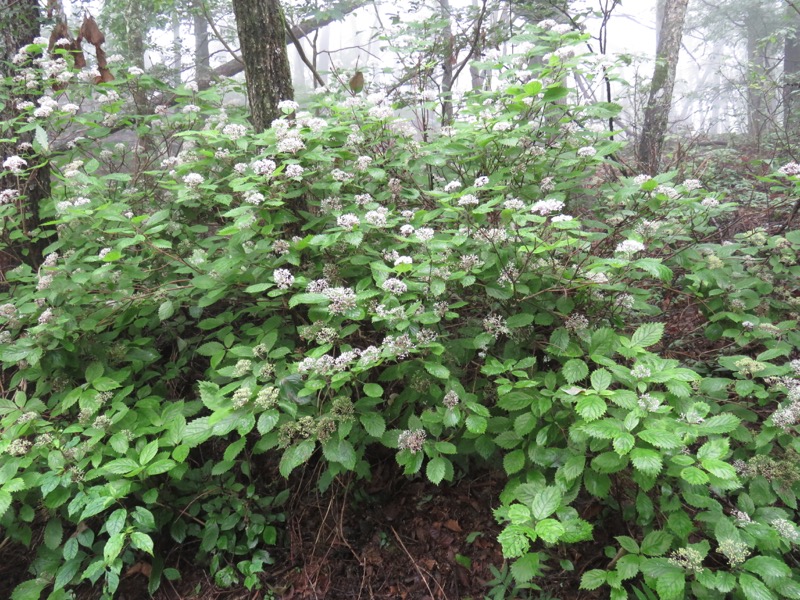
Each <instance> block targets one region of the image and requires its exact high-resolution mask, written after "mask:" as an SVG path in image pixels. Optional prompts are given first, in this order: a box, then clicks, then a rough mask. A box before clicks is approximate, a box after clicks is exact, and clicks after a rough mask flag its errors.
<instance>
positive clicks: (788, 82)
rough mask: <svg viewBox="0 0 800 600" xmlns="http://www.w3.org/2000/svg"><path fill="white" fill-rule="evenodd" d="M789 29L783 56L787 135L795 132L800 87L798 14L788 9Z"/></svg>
mask: <svg viewBox="0 0 800 600" xmlns="http://www.w3.org/2000/svg"><path fill="white" fill-rule="evenodd" d="M788 11H789V15H788V19H789V22H790V27H791V29H790V31H789V33H788V35H787V36H786V41H785V43H784V56H783V128H784V131H785V133H786V135H787V136H789V135H794V134H795V133H797V124H798V122H800V119H798V115H797V114H796V113H797V112H798V107H797V106H796V104H797V95H798V89H800V14H798V13H797V12H796V11H795V10H794V9H792V8H791V7H790V8H789V9H788Z"/></svg>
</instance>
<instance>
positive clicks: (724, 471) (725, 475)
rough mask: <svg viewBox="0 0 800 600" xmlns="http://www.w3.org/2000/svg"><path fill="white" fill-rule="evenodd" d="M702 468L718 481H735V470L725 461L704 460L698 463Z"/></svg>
mask: <svg viewBox="0 0 800 600" xmlns="http://www.w3.org/2000/svg"><path fill="white" fill-rule="evenodd" d="M700 464H702V465H703V468H704V469H705V470H706V471H708V472H709V473H711V474H712V475H714V476H715V477H719V478H720V479H730V480H734V479H736V469H734V468H733V465H729V464H728V463H726V462H725V461H722V460H717V459H716V458H704V459H702V460H701V461H700Z"/></svg>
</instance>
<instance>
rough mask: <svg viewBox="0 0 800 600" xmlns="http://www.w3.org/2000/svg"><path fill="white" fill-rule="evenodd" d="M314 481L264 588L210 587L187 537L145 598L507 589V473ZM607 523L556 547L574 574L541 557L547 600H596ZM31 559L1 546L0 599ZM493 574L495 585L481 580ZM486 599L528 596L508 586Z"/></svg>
mask: <svg viewBox="0 0 800 600" xmlns="http://www.w3.org/2000/svg"><path fill="white" fill-rule="evenodd" d="M275 476H276V477H278V474H277V472H276V473H275ZM313 479H314V477H313V474H311V473H307V474H306V475H305V477H300V478H297V479H295V478H294V477H293V479H292V480H290V485H292V488H293V492H294V493H293V494H292V500H291V501H290V504H289V505H288V506H286V507H285V508H286V516H287V520H286V523H284V524H283V525H282V526H281V530H282V536H281V537H280V538H279V544H278V546H277V547H276V548H275V549H273V550H272V551H271V555H272V557H273V559H274V563H273V564H272V565H268V566H266V567H265V569H264V573H263V574H262V576H261V581H262V583H263V587H262V589H260V590H250V591H248V590H246V589H245V588H244V587H241V586H239V587H232V588H220V587H218V586H216V585H215V584H214V582H213V579H212V578H211V577H210V576H209V575H208V571H207V569H205V568H203V567H201V566H198V565H196V564H195V563H194V561H193V558H194V554H195V551H196V548H195V546H194V544H186V545H183V546H177V547H175V548H174V550H173V551H172V552H170V554H169V557H170V559H171V560H168V564H166V565H165V566H167V567H174V568H177V569H179V570H180V572H181V575H182V577H181V579H179V580H177V581H164V582H163V583H162V584H161V587H160V589H159V590H158V591H157V592H156V593H155V595H154V596H152V598H154V599H155V600H272V599H275V600H312V599H314V600H316V599H326V600H345V599H348V600H349V599H353V600H355V599H364V600H369V599H373V598H374V599H395V600H422V599H429V598H430V599H435V600H468V599H476V600H477V599H483V598H485V597H486V595H487V594H489V593H490V592H492V590H493V589H494V593H498V592H500V590H501V589H503V587H502V583H499V582H498V581H497V580H496V574H497V572H496V571H495V573H494V574H493V573H492V570H491V569H490V567H495V569H499V570H500V571H501V572H502V571H503V568H504V562H503V557H502V553H501V551H500V546H499V544H498V543H497V540H496V538H497V534H498V533H499V531H500V527H499V526H498V524H497V521H496V520H495V518H494V516H493V514H492V510H493V508H494V507H495V506H496V505H497V503H498V496H499V494H500V492H501V491H502V489H503V486H504V484H505V482H506V481H507V477H506V475H505V474H504V473H502V472H494V473H493V472H484V473H482V474H480V475H476V476H472V477H464V478H462V479H460V480H458V481H457V482H455V483H453V484H449V485H448V484H443V485H441V486H438V487H437V486H435V485H433V484H431V483H429V482H427V481H426V480H424V479H422V478H419V479H416V480H414V479H411V480H409V479H408V478H407V477H405V476H403V475H402V474H401V472H400V468H399V467H398V466H397V465H396V464H395V463H394V461H393V460H389V459H388V458H387V460H385V461H384V462H383V463H379V464H378V465H376V468H375V469H374V472H373V478H372V480H371V481H370V482H369V483H368V484H367V485H366V486H365V485H363V483H362V484H361V485H356V483H355V482H349V481H339V480H337V481H336V482H335V483H334V484H333V485H332V486H331V488H330V489H329V490H328V491H327V492H326V493H325V494H320V493H319V492H318V491H317V489H316V486H315V485H314V484H313V482H312V480H313ZM355 490H358V491H357V492H356V491H355ZM600 510H601V509H600V505H599V503H594V502H592V501H591V500H590V499H589V498H588V497H587V499H586V502H585V505H584V506H583V510H582V512H583V514H582V516H584V518H589V519H592V520H594V519H597V517H598V515H599V512H600ZM595 522H597V521H595ZM604 522H605V523H607V524H608V530H607V531H597V529H596V530H595V541H592V542H589V543H585V544H574V545H570V546H568V547H566V548H563V549H562V550H561V551H560V552H561V554H562V555H561V556H559V557H558V558H560V559H569V560H570V561H572V563H573V564H574V569H573V570H571V571H564V570H562V569H561V567H559V561H558V560H557V559H553V560H551V561H549V562H548V563H547V565H546V566H545V567H544V569H545V576H544V577H542V578H540V579H538V580H537V583H538V584H539V585H540V586H542V588H543V589H544V590H545V591H546V592H548V593H549V594H550V596H544V597H549V598H552V599H554V600H555V599H556V598H560V599H561V600H593V599H595V598H599V596H597V595H596V594H595V593H594V592H582V591H579V590H578V584H579V581H580V575H581V574H582V573H583V572H584V571H585V570H588V569H592V568H597V567H602V566H605V564H606V563H608V561H609V559H608V558H606V557H605V555H604V553H603V546H604V545H606V544H607V543H609V542H612V540H611V538H612V536H614V535H620V534H623V533H627V532H626V531H625V530H624V524H623V523H622V522H621V519H620V518H619V517H618V516H616V515H607V519H605V520H604ZM34 535H36V534H34ZM550 552H551V553H554V552H558V550H557V549H555V548H553V549H550ZM31 557H32V552H30V551H28V550H27V549H25V548H22V547H11V546H8V547H6V548H0V598H2V599H5V598H10V597H11V590H12V589H13V588H14V586H15V585H16V584H17V583H19V582H20V581H24V580H25V579H27V578H29V577H30V575H28V574H27V573H26V571H27V569H28V566H29V565H28V562H29V559H30V558H31ZM149 568H150V565H149V564H146V563H137V564H136V565H134V566H133V567H132V568H129V569H128V571H127V572H126V573H124V574H123V577H122V580H121V583H120V589H119V591H118V593H117V596H116V597H117V598H118V599H119V600H146V599H149V598H151V596H150V595H149V594H148V593H147V577H146V576H145V574H146V573H147V572H149ZM505 573H507V565H506V571H505ZM492 580H495V581H494V583H495V585H494V586H493V585H487V584H488V583H489V582H490V581H492ZM507 580H510V578H507ZM498 584H499V585H500V588H499V589H498V588H497V587H496V585H498ZM268 590H270V591H268ZM520 593H524V592H522V590H520ZM99 597H100V594H99V593H98V592H97V590H96V589H90V588H86V587H84V588H79V589H78V590H77V594H76V598H77V600H94V599H96V598H99ZM493 597H496V598H504V599H509V600H510V599H513V598H523V597H525V596H520V595H517V594H516V593H514V591H513V590H512V589H506V590H505V591H503V592H501V593H500V594H499V595H498V596H494V594H493Z"/></svg>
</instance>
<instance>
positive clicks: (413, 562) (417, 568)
mask: <svg viewBox="0 0 800 600" xmlns="http://www.w3.org/2000/svg"><path fill="white" fill-rule="evenodd" d="M389 528H390V529H391V530H392V533H393V534H394V537H395V538H396V539H397V541H398V542H399V543H400V547H401V548H402V549H403V552H405V553H406V556H408V560H410V561H411V564H412V565H414V568H415V569H416V570H417V573H418V574H419V576H420V578H421V579H422V583H424V584H425V588H426V589H427V590H428V593H429V594H430V595H431V600H433V598H434V595H433V591H432V590H431V587H430V586H429V585H428V580H427V579H425V575H423V574H422V571H423V569H422V567H420V566H419V565H418V564H417V561H415V560H414V557H413V556H411V553H410V552H409V551H408V548H406V545H405V544H404V543H403V540H401V539H400V536H399V535H397V532H396V531H395V530H394V527H392V526H389ZM428 575H430V576H431V579H433V582H434V583H435V584H436V587H438V588H439V591H441V592H442V594H443V595H444V597H445V598H447V594H446V593H445V591H444V589H442V586H441V584H440V583H439V582H438V581H437V580H436V577H434V576H433V575H432V574H430V573H428Z"/></svg>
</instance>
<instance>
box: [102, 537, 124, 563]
mask: <svg viewBox="0 0 800 600" xmlns="http://www.w3.org/2000/svg"><path fill="white" fill-rule="evenodd" d="M124 545H125V534H123V533H117V534H115V535H112V536H111V537H109V538H108V541H107V542H106V545H105V546H104V547H103V560H105V561H106V563H111V562H112V561H113V560H114V559H115V558H117V556H119V553H120V552H122V547H123V546H124Z"/></svg>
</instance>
